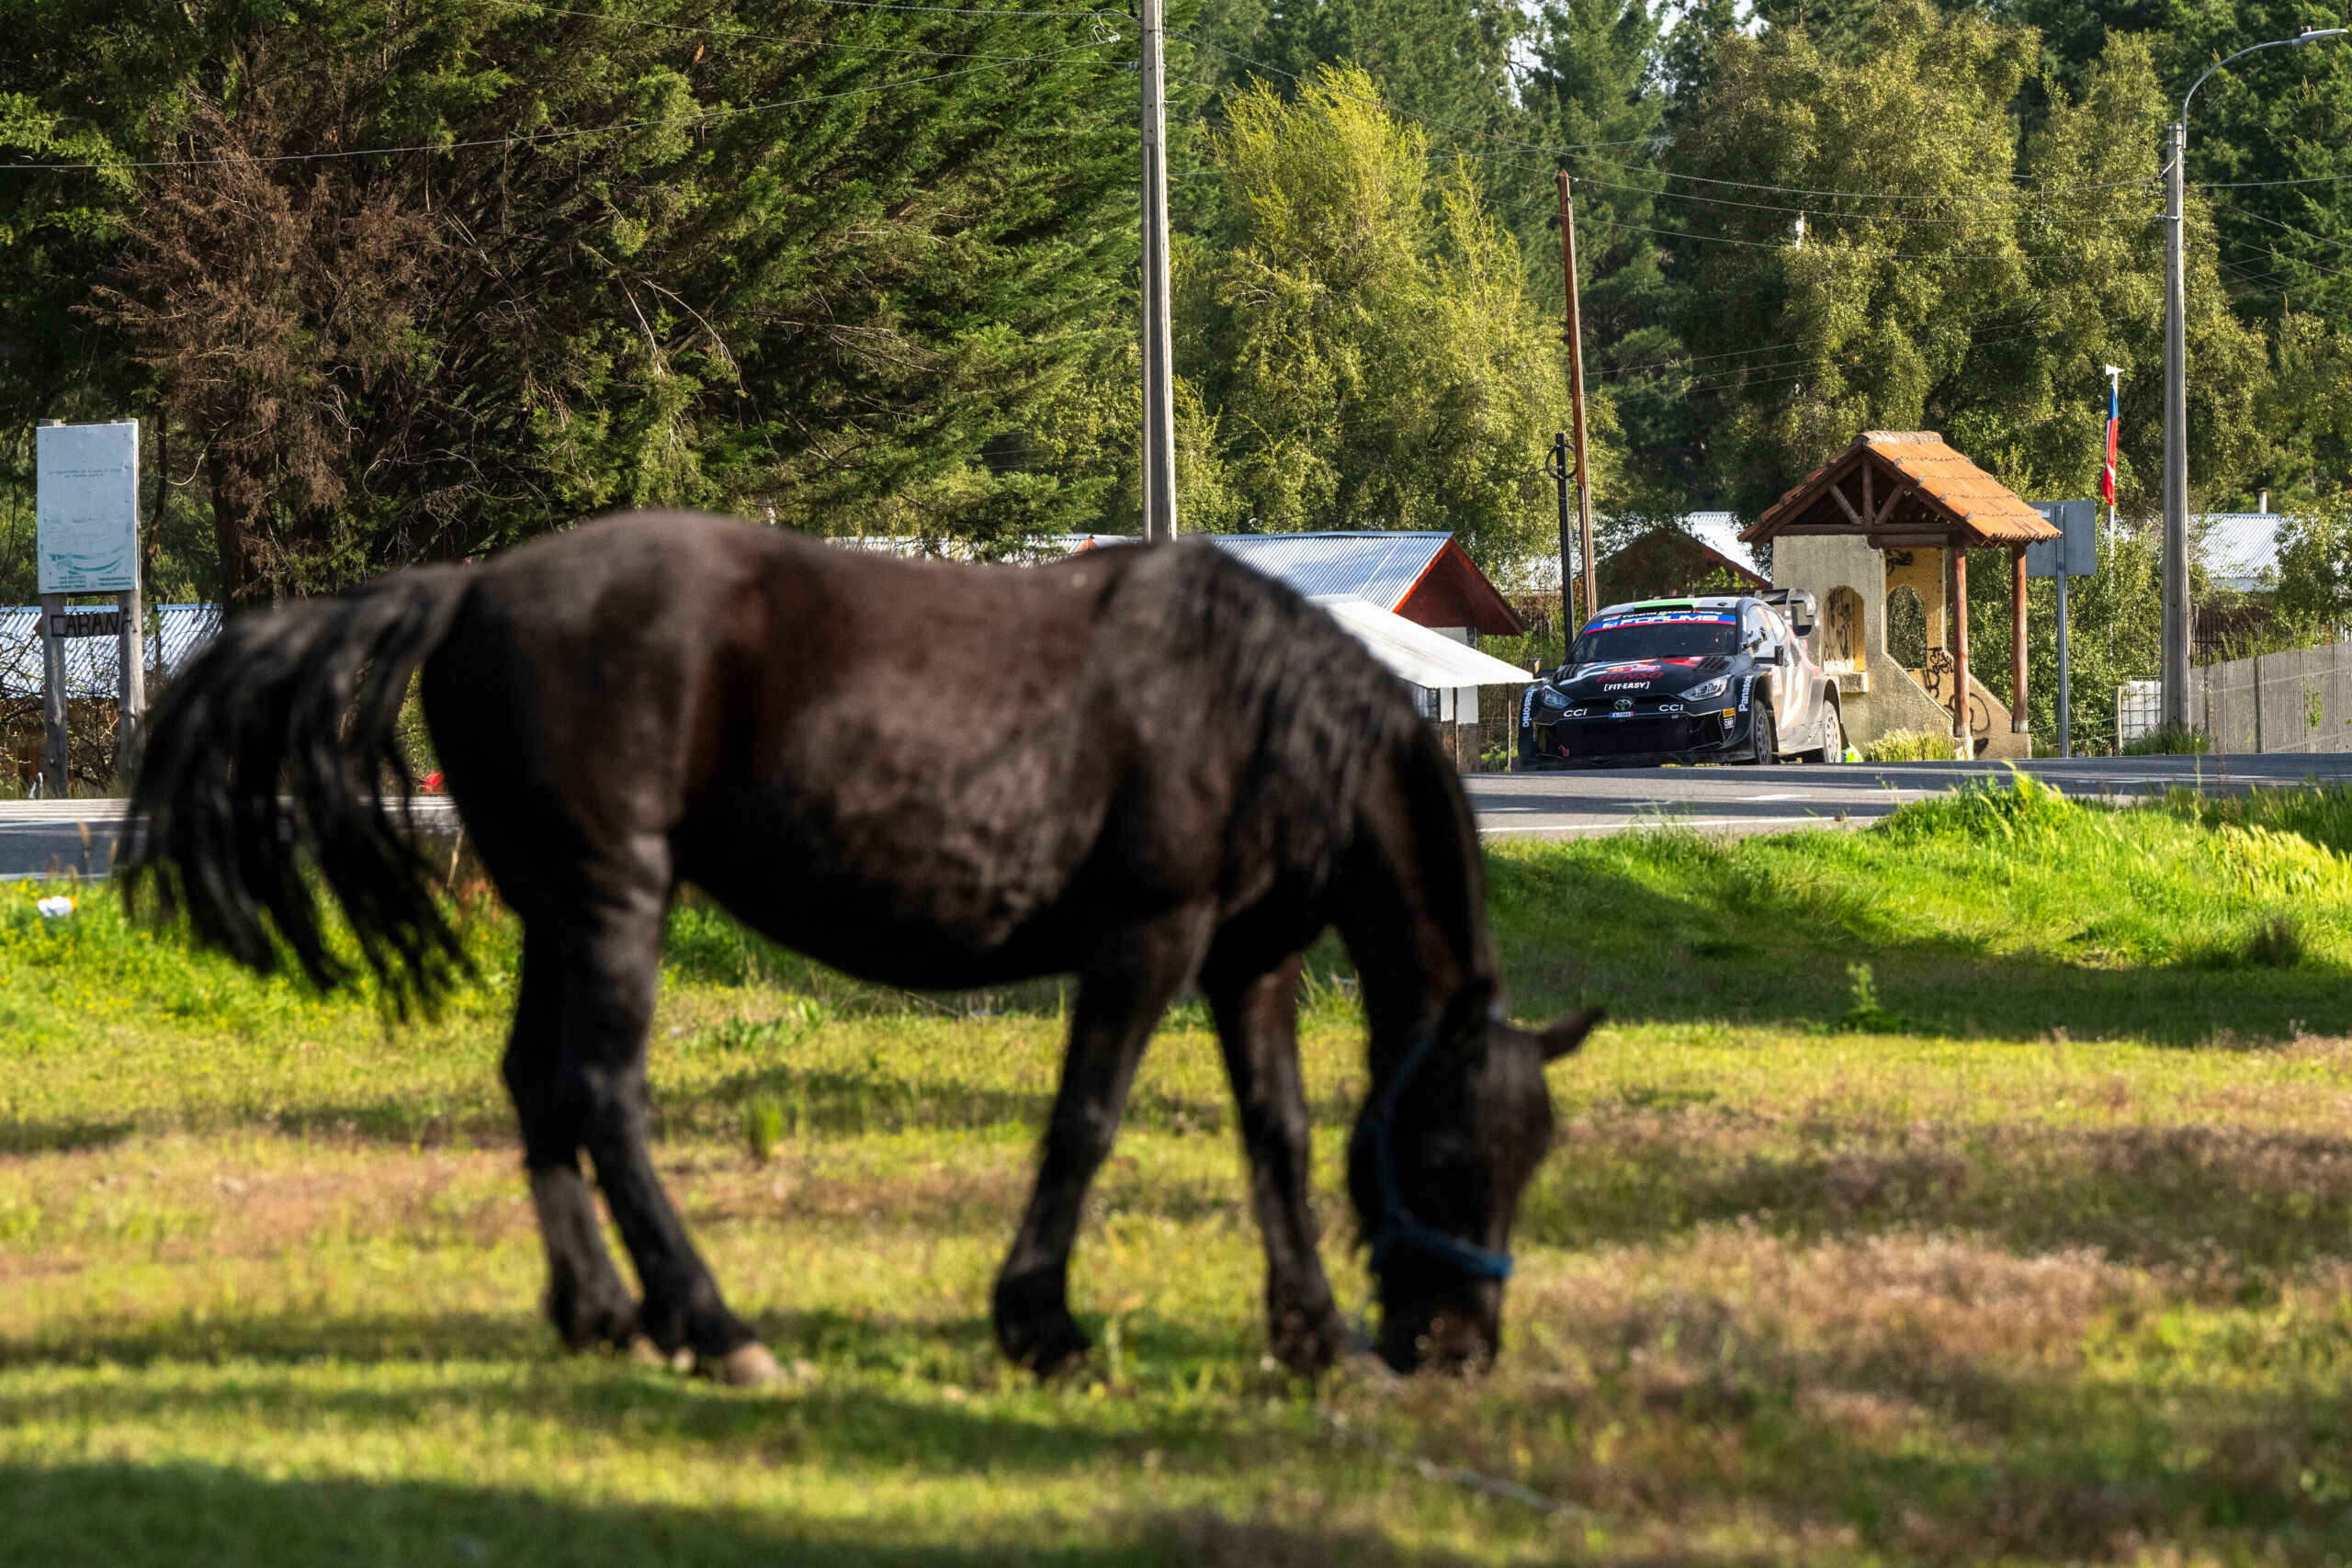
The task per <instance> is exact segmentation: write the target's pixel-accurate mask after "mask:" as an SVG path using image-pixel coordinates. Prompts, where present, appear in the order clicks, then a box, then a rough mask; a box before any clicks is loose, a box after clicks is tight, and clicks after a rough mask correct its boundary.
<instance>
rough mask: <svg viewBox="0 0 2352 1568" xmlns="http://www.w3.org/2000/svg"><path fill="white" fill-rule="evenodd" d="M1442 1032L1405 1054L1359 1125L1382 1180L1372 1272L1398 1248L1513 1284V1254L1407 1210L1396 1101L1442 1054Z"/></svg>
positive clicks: (1482, 1277)
mask: <svg viewBox="0 0 2352 1568" xmlns="http://www.w3.org/2000/svg"><path fill="white" fill-rule="evenodd" d="M1437 1038H1438V1032H1437V1026H1436V1025H1434V1024H1432V1025H1431V1026H1430V1030H1429V1032H1428V1033H1426V1034H1424V1035H1422V1036H1421V1038H1420V1039H1419V1041H1418V1042H1416V1043H1415V1044H1414V1046H1413V1048H1412V1050H1410V1051H1409V1052H1408V1053H1406V1055H1405V1060H1404V1062H1403V1063H1402V1064H1400V1065H1399V1066H1398V1067H1397V1076H1396V1077H1392V1078H1390V1079H1389V1080H1388V1087H1387V1088H1386V1089H1383V1090H1381V1091H1380V1098H1379V1099H1378V1100H1374V1102H1373V1107H1372V1110H1371V1111H1370V1112H1368V1113H1367V1114H1366V1115H1365V1117H1364V1119H1363V1121H1362V1122H1358V1123H1357V1124H1356V1131H1355V1135H1356V1137H1357V1138H1358V1139H1360V1140H1361V1139H1364V1138H1369V1139H1371V1140H1372V1168H1373V1170H1374V1172H1375V1173H1376V1174H1377V1175H1378V1177H1379V1180H1380V1224H1379V1225H1378V1227H1377V1228H1375V1229H1374V1232H1373V1234H1372V1266H1373V1268H1374V1269H1375V1270H1377V1269H1379V1267H1380V1264H1381V1260H1382V1259H1383V1258H1386V1257H1387V1256H1388V1255H1389V1254H1390V1253H1391V1252H1394V1251H1395V1250H1396V1249H1397V1248H1398V1247H1412V1248H1414V1249H1415V1250H1416V1251H1419V1252H1423V1253H1426V1254H1428V1255H1429V1256H1430V1257H1431V1258H1437V1259H1438V1260H1440V1261H1441V1262H1444V1263H1450V1264H1452V1265H1453V1267H1454V1268H1456V1269H1460V1270H1462V1272H1464V1274H1467V1275H1469V1276H1471V1277H1472V1278H1473V1279H1477V1280H1508V1279H1510V1270H1511V1260H1510V1253H1508V1252H1497V1251H1495V1250H1494V1249H1493V1248H1492V1247H1480V1246H1478V1245H1477V1244H1476V1242H1468V1241H1464V1240H1463V1239H1462V1238H1461V1237H1460V1236H1458V1235H1447V1234H1446V1233H1445V1232H1443V1231H1442V1230H1439V1229H1438V1228H1437V1227H1435V1226H1434V1225H1426V1224H1422V1223H1421V1222H1420V1221H1419V1220H1417V1219H1415V1218H1413V1212H1412V1211H1411V1210H1410V1209H1408V1208H1407V1207H1405V1195H1404V1192H1403V1191H1402V1190H1400V1189H1399V1188H1398V1187H1397V1156H1396V1151H1395V1149H1394V1148H1393V1147H1392V1146H1391V1145H1390V1143H1389V1137H1388V1123H1389V1121H1390V1119H1391V1118H1392V1117H1394V1116H1395V1115H1396V1113H1397V1100H1399V1099H1400V1098H1401V1097H1402V1096H1403V1095H1404V1092H1405V1086H1406V1085H1407V1084H1408V1083H1410V1082H1411V1081H1412V1078H1413V1075H1414V1074H1415V1073H1417V1072H1419V1071H1420V1070H1421V1067H1422V1065H1423V1064H1424V1063H1426V1062H1428V1060H1429V1059H1430V1055H1432V1054H1433V1053H1434V1052H1435V1051H1436V1050H1437Z"/></svg>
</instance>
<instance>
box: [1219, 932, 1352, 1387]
mask: <svg viewBox="0 0 2352 1568" xmlns="http://www.w3.org/2000/svg"><path fill="white" fill-rule="evenodd" d="M1299 965H1300V955H1299V954H1297V953H1292V954H1291V955H1290V956H1289V957H1287V958H1285V959H1283V961H1282V962H1280V963H1279V964H1275V965H1274V967H1272V969H1261V968H1260V967H1259V966H1258V965H1257V964H1250V963H1246V962H1239V961H1236V960H1233V959H1228V958H1227V955H1226V954H1225V953H1223V952H1221V951H1219V950H1216V949H1212V950H1211V952H1210V954H1209V961H1208V964H1207V965H1206V966H1205V967H1204V969H1203V971H1202V973H1201V990H1202V993H1203V994H1204V996H1206V997H1207V998H1208V1002H1209V1009H1210V1010H1211V1011H1212V1012H1213V1013H1214V1014H1215V1015H1216V1033H1217V1042H1218V1043H1219V1044H1220V1045H1221V1046H1222V1047H1223V1048H1224V1051H1225V1070H1226V1073H1227V1076H1228V1077H1230V1078H1231V1079H1232V1080H1233V1098H1234V1101H1235V1103H1236V1105H1237V1106H1238V1108H1239V1111H1240V1117H1241V1143H1242V1146H1243V1147H1244V1148H1245V1149H1247V1150H1248V1151H1249V1154H1250V1208H1251V1210H1252V1211H1253V1212H1254V1213H1256V1215H1257V1219H1258V1233H1259V1235H1260V1237H1261V1239H1262V1240H1263V1242H1264V1244H1265V1248H1266V1337H1267V1338H1268V1340H1269V1341H1270V1342H1271V1344H1272V1349H1273V1352H1274V1354H1275V1355H1277V1356H1279V1357H1281V1358H1282V1359H1283V1362H1284V1363H1286V1364H1287V1365H1289V1366H1290V1367H1291V1368H1292V1369H1294V1370H1295V1371H1301V1372H1317V1371H1322V1370H1323V1369H1324V1368H1326V1367H1328V1366H1329V1365H1330V1364H1331V1363H1332V1361H1334V1360H1335V1359H1338V1358H1339V1356H1340V1353H1341V1352H1342V1351H1344V1350H1345V1349H1346V1348H1347V1347H1348V1342H1349V1334H1348V1325H1347V1320H1346V1319H1345V1318H1343V1317H1341V1316H1340V1309H1339V1307H1338V1306H1337V1305H1336V1304H1335V1303H1333V1301H1332V1299H1331V1281H1330V1280H1329V1279H1327V1278H1326V1277H1325V1276H1324V1273H1323V1257H1322V1254H1321V1252H1320V1251H1319V1250H1318V1249H1317V1246H1316V1242H1317V1233H1316V1224H1315V1213H1314V1208H1313V1206H1312V1204H1311V1203H1310V1202H1309V1201H1308V1194H1309V1190H1310V1179H1311V1176H1312V1168H1311V1167H1312V1160H1313V1155H1314V1149H1313V1129H1312V1127H1311V1126H1310V1124H1309V1122H1308V1121H1307V1115H1306V1087H1305V1085H1304V1083H1303V1082H1302V1081H1301V1078H1300V1075H1299V1064H1298V974H1299Z"/></svg>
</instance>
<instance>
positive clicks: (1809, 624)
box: [1519, 591, 1846, 771]
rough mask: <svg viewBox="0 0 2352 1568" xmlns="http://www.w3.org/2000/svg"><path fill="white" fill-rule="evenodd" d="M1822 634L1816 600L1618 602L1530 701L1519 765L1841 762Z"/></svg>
mask: <svg viewBox="0 0 2352 1568" xmlns="http://www.w3.org/2000/svg"><path fill="white" fill-rule="evenodd" d="M1783 606H1785V607H1786V609H1787V612H1788V614H1789V615H1794V616H1795V617H1796V621H1797V625H1796V626H1794V627H1793V628H1792V626H1790V624H1789V620H1788V619H1787V618H1786V617H1785V616H1784V615H1783V613H1782V612H1783ZM1812 630H1813V596H1812V595H1811V594H1808V593H1794V594H1792V593H1789V592H1786V591H1781V592H1774V593H1773V594H1772V595H1771V597H1770V598H1769V599H1768V598H1765V597H1762V596H1759V595H1756V594H1739V595H1736V596H1735V595H1725V596H1720V597H1717V596H1708V597H1697V596H1694V597H1691V598H1683V599H1652V600H1647V601H1645V602H1643V603H1641V604H1612V605H1611V606H1609V607H1608V608H1607V609H1605V610H1603V611H1601V612H1600V614H1599V615H1595V616H1593V617H1592V619H1591V620H1590V621H1589V622H1588V623H1587V624H1586V626H1585V628H1584V630H1583V631H1582V632H1580V633H1578V634H1577V640H1576V646H1575V647H1573V648H1572V649H1569V650H1568V661H1567V662H1566V664H1563V665H1562V666H1560V668H1559V669H1557V670H1555V671H1552V672H1551V673H1550V674H1548V675H1545V676H1542V677H1540V678H1539V679H1538V680H1537V681H1536V682H1535V684H1533V685H1532V686H1530V687H1529V688H1528V689H1527V694H1526V696H1525V697H1523V698H1522V699H1521V703H1520V709H1519V765H1520V767H1521V770H1523V771H1532V770H1536V769H1543V768H1573V767H1596V766H1598V767H1652V766H1656V765H1657V764H1659V763H1662V762H1771V761H1779V760H1780V759H1781V758H1783V757H1788V756H1792V755H1795V756H1801V757H1803V758H1804V760H1805V761H1824V762H1834V761H1838V760H1840V759H1841V758H1842V757H1843V756H1844V755H1845V750H1846V734H1845V728H1844V727H1843V725H1842V724H1841V723H1840V721H1839V718H1838V682H1836V680H1835V679H1833V678H1832V677H1830V676H1827V675H1825V674H1823V673H1822V672H1821V670H1820V667H1819V666H1817V665H1815V663H1814V661H1813V655H1812V654H1811V653H1810V652H1808V651H1807V650H1806V649H1805V645H1804V638H1805V637H1806V635H1807V634H1808V633H1810V632H1811V631H1812Z"/></svg>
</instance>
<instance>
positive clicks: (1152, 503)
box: [1137, 0, 1176, 544]
mask: <svg viewBox="0 0 2352 1568" xmlns="http://www.w3.org/2000/svg"><path fill="white" fill-rule="evenodd" d="M1166 41H1167V18H1166V5H1165V0H1143V57H1142V59H1141V60H1140V61H1139V62H1137V63H1138V64H1139V65H1140V67H1141V73H1142V76H1143V536H1144V538H1145V539H1146V540H1147V541H1148V542H1150V543H1154V544H1167V543H1169V542H1170V541H1172V540H1173V539H1174V538H1175V537H1176V394H1175V388H1174V385H1173V377H1174V374H1175V371H1174V367H1173V366H1171V365H1170V362H1169V355H1170V349H1169V342H1168V339H1169V312H1168V103H1167V85H1166V82H1165V80H1164V76H1165V72H1164V69H1163V59H1162V57H1163V55H1164V53H1165V48H1164V46H1165V44H1166Z"/></svg>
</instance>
